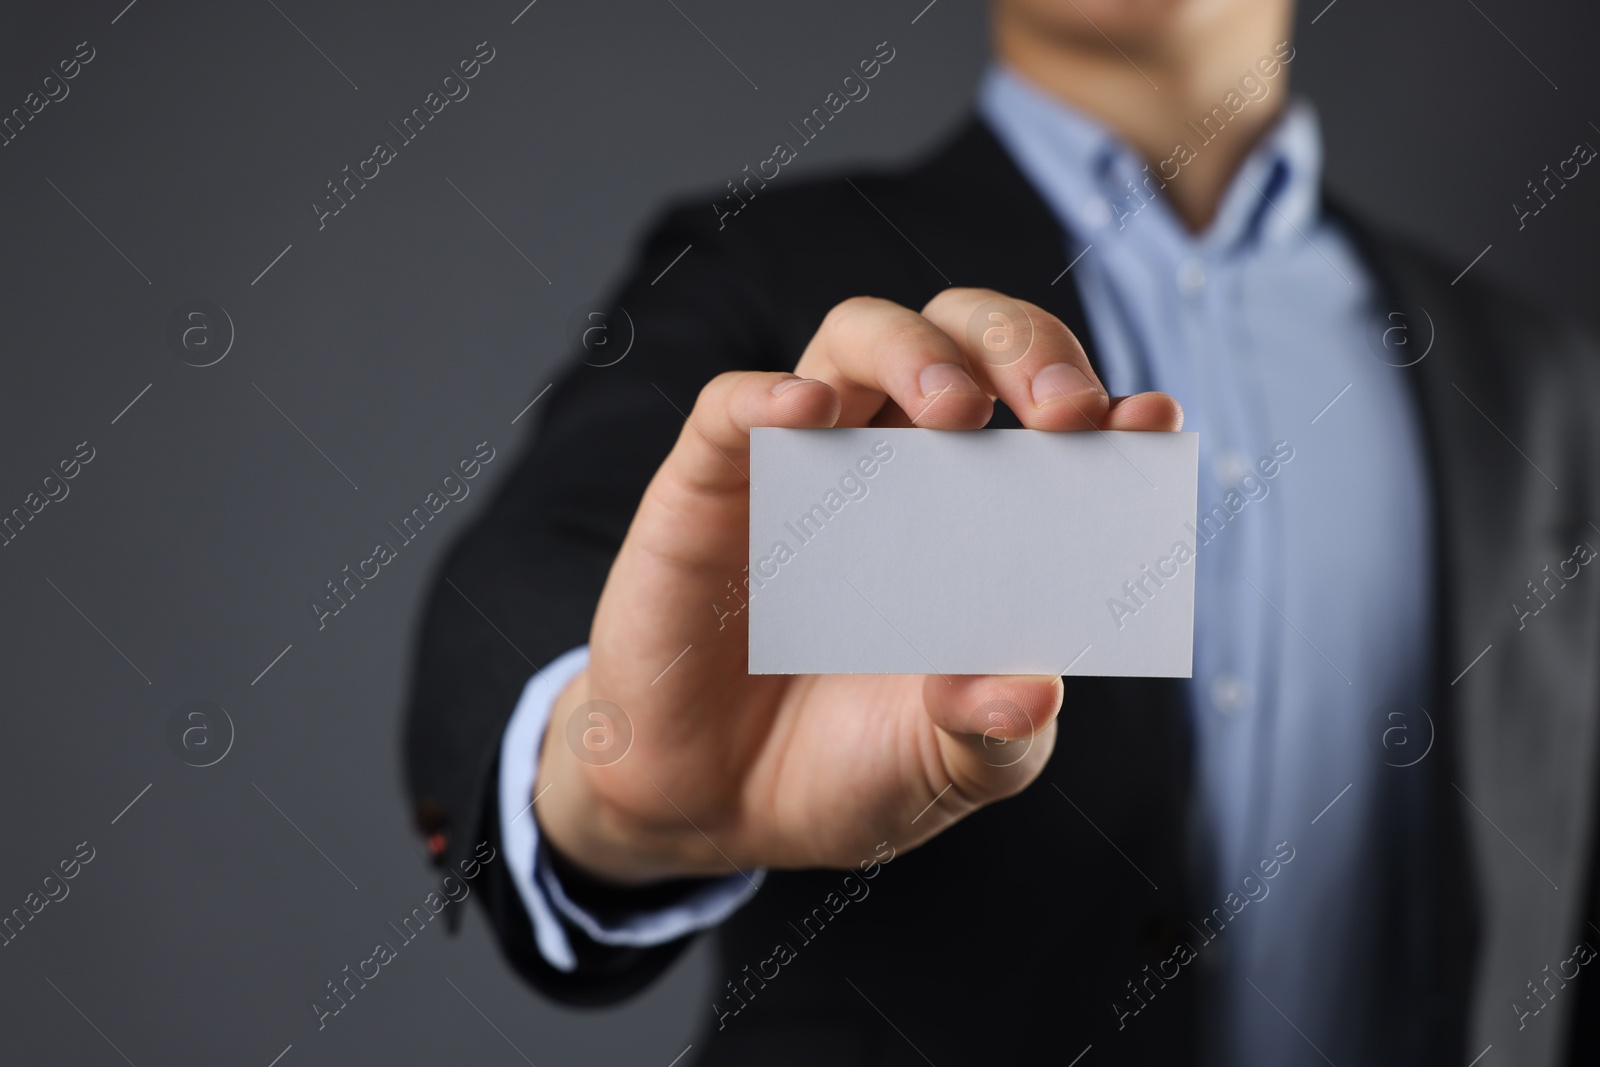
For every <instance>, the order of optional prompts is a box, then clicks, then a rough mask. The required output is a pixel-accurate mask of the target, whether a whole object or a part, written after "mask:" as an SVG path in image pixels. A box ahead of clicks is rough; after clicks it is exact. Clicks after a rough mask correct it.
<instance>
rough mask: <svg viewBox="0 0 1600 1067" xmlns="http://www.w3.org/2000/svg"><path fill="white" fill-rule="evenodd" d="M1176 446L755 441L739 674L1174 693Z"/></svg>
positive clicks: (857, 433) (1180, 545)
mask: <svg viewBox="0 0 1600 1067" xmlns="http://www.w3.org/2000/svg"><path fill="white" fill-rule="evenodd" d="M1198 461H1199V437H1198V435H1197V434H1193V433H1131V432H1126V431H1095V432H1082V433H1047V432H1042V431H1035V430H988V431H973V432H965V433H960V432H941V431H936V430H921V429H892V430H891V429H847V430H781V429H768V428H763V429H756V430H754V431H752V433H751V441H750V482H751V488H750V581H749V597H750V666H749V670H750V673H751V674H1073V675H1120V676H1140V677H1171V678H1187V677H1189V676H1190V672H1191V667H1192V659H1193V649H1194V551H1195V537H1194V534H1193V533H1192V527H1193V523H1194V520H1195V501H1196V488H1197V479H1198Z"/></svg>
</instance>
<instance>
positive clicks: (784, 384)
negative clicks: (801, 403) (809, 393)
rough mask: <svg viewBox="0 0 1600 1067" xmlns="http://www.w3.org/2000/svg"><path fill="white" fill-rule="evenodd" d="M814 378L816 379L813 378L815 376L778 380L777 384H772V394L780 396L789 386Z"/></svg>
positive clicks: (811, 380) (812, 380)
mask: <svg viewBox="0 0 1600 1067" xmlns="http://www.w3.org/2000/svg"><path fill="white" fill-rule="evenodd" d="M816 380H817V379H815V378H785V379H784V380H783V381H781V382H779V383H778V384H777V385H774V386H773V387H772V395H773V396H782V395H783V394H784V391H785V390H787V389H788V388H789V387H790V386H793V385H799V384H801V383H802V382H814V381H816Z"/></svg>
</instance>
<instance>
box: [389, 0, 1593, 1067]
mask: <svg viewBox="0 0 1600 1067" xmlns="http://www.w3.org/2000/svg"><path fill="white" fill-rule="evenodd" d="M992 12H993V29H994V40H995V46H996V51H997V56H998V62H997V64H996V66H995V68H994V69H993V70H992V71H991V72H990V74H989V75H988V76H987V78H986V79H985V81H984V83H983V85H982V87H981V88H980V91H979V100H978V116H977V118H976V119H975V120H974V121H972V122H971V123H969V124H968V125H967V126H966V127H965V128H964V129H963V130H962V131H961V132H960V133H959V134H958V135H957V136H956V137H955V138H954V140H953V141H951V142H950V143H949V144H948V145H947V146H946V147H945V148H944V149H943V150H941V151H940V152H938V153H937V154H935V155H934V156H933V157H932V158H930V159H929V160H927V161H926V162H923V163H921V164H920V165H917V166H915V167H912V168H910V169H909V170H906V171H903V172H900V173H896V174H892V175H858V176H855V177H854V178H853V180H852V182H851V183H846V182H844V181H825V182H817V183H813V184H809V185H804V186H799V185H796V186H793V187H790V188H787V189H778V188H774V189H773V190H771V191H765V190H763V189H762V188H761V187H760V186H759V185H758V184H751V183H746V186H745V188H744V189H743V190H742V193H741V194H739V196H738V201H737V203H738V204H741V205H743V206H742V207H740V208H739V210H738V211H737V213H735V212H734V211H732V210H731V207H732V206H734V202H732V201H729V202H727V203H724V204H721V205H718V206H716V207H714V208H713V209H712V210H710V211H708V210H706V209H705V208H704V207H693V208H685V209H682V210H679V211H676V212H673V213H670V214H669V215H668V216H667V218H666V220H665V221H664V222H663V223H662V224H661V225H660V226H659V227H658V228H657V229H656V230H655V232H654V234H653V235H652V237H651V239H650V241H649V243H648V244H647V247H646V250H645V254H644V260H643V263H642V264H641V266H640V267H639V269H638V271H637V273H636V274H635V275H634V277H633V279H632V280H631V281H630V282H629V283H628V284H626V285H625V286H623V288H622V290H621V292H620V294H619V296H618V300H617V303H618V304H619V305H620V306H621V307H624V308H626V309H627V311H628V313H629V316H630V317H631V320H632V322H633V323H634V326H635V330H636V335H637V341H636V343H635V347H634V350H633V351H632V352H631V353H630V354H629V355H628V357H627V358H626V359H624V360H623V361H621V362H620V363H615V364H614V365H611V366H607V367H603V368H600V367H592V366H583V365H574V366H573V367H572V368H571V370H570V371H569V372H568V373H567V375H566V376H565V377H564V378H563V380H562V382H561V384H560V385H559V386H558V387H557V389H556V390H555V391H554V392H552V394H551V396H550V398H549V399H548V400H546V402H545V407H544V409H543V410H544V413H545V418H546V421H545V423H544V425H543V426H542V427H541V429H540V432H539V434H538V437H537V439H536V440H535V442H534V443H533V445H532V447H531V448H530V450H529V452H528V454H527V455H526V456H525V457H524V459H523V461H522V463H521V465H520V467H519V468H518V470H517V471H516V473H515V474H514V475H512V476H511V478H510V479H509V481H508V483H507V485H506V487H505V488H504V490H503V491H502V493H501V495H500V497H499V498H498V500H497V501H496V503H495V504H494V506H493V507H492V508H491V509H490V511H489V512H488V513H487V514H486V516H485V517H484V518H483V519H482V521H481V522H480V523H479V524H478V525H477V526H476V527H475V528H474V529H473V530H472V531H471V532H470V533H468V534H467V535H466V536H465V537H464V538H463V540H462V541H461V543H460V544H459V545H458V546H457V547H456V549H455V550H454V552H453V553H452V555H451V556H450V559H449V561H448V563H447V565H446V568H445V573H444V577H445V578H446V579H447V580H448V581H447V584H441V586H440V587H439V588H438V589H437V590H436V592H435V594H434V597H433V600H432V602H431V604H430V606H429V609H428V614H427V618H426V622H425V626H424V630H423V634H422V638H421V650H420V659H419V667H418V673H417V678H416V687H415V698H414V706H413V709H412V713H411V719H410V723H409V736H408V743H409V753H410V756H409V759H410V769H411V779H412V788H413V791H414V794H415V797H416V800H417V816H418V823H419V826H420V827H421V829H422V830H423V831H424V833H426V834H427V835H429V841H430V847H431V849H432V850H433V852H434V853H435V856H436V858H437V859H438V860H439V861H440V862H443V863H449V862H453V861H454V859H455V858H456V857H457V856H458V855H459V854H464V853H465V851H466V850H467V849H470V848H471V847H472V845H473V844H474V843H475V842H476V841H478V840H480V839H484V838H489V839H497V840H499V841H501V842H502V843H503V846H504V847H503V852H504V859H505V862H503V863H501V864H497V865H496V868H497V869H496V870H495V872H494V875H493V878H494V879H495V881H494V882H493V884H492V885H491V887H490V889H489V891H488V892H487V893H486V894H484V896H485V899H486V906H487V908H488V911H489V915H490V917H491V920H492V922H493V924H494V928H495V930H496V933H497V935H498V938H499V941H500V944H501V946H502V948H503V950H504V951H505V954H506V956H507V958H508V959H509V960H510V961H511V962H512V963H513V965H515V966H516V967H517V969H518V970H519V972H520V973H522V974H523V975H524V976H526V977H527V979H528V980H529V981H530V982H532V983H533V984H534V985H535V986H536V987H537V988H539V989H540V990H542V991H543V992H544V993H546V994H548V995H550V996H553V997H556V998H558V999H561V1000H564V1001H568V1002H572V1003H605V1002H609V1001H614V1000H616V999H619V998H621V997H624V996H627V995H629V994H630V993H632V992H634V991H636V990H638V989H639V988H641V987H643V986H644V985H645V984H647V983H648V982H649V981H651V980H652V979H653V978H654V977H656V976H657V975H658V974H659V973H660V972H661V971H662V969H663V968H665V967H666V966H667V965H668V964H669V963H670V962H671V960H672V959H673V958H675V956H676V955H677V953H678V952H679V951H681V949H682V948H683V946H684V945H685V944H686V943H687V941H688V939H689V938H690V937H692V936H693V935H694V934H695V933H696V932H698V931H701V930H706V929H711V928H716V929H717V930H718V931H719V936H718V943H719V947H720V956H719V962H718V964H717V965H716V969H717V974H718V977H717V980H716V981H717V986H716V988H715V989H714V990H713V993H712V996H713V1000H712V1004H711V1014H710V1016H709V1017H708V1018H707V1020H706V1021H707V1023H708V1024H709V1026H710V1036H709V1038H708V1039H707V1040H706V1041H705V1042H704V1043H703V1044H702V1043H701V1042H699V1041H697V1043H696V1044H697V1050H700V1049H704V1050H705V1051H704V1058H703V1059H702V1061H701V1062H703V1063H713V1064H724V1063H728V1064H733V1063H762V1064H787V1063H796V1064H798V1063H829V1064H899V1063H920V1062H924V1061H926V1062H936V1063H939V1064H941V1065H943V1064H954V1063H1028V1062H1043V1061H1045V1060H1046V1058H1048V1060H1049V1062H1060V1063H1067V1062H1077V1061H1076V1060H1074V1057H1077V1056H1080V1055H1084V1056H1089V1055H1092V1056H1094V1057H1097V1058H1103V1057H1107V1056H1109V1057H1114V1059H1112V1060H1109V1061H1106V1062H1124V1063H1143V1062H1161V1063H1197V1064H1198V1063H1207V1064H1234V1063H1243V1062H1261V1063H1272V1064H1299V1063H1306V1064H1310V1063H1323V1062H1330V1063H1339V1064H1353V1063H1363V1064H1391V1063H1392V1064H1417V1063H1440V1064H1446V1063H1449V1064H1462V1063H1466V1062H1468V1061H1469V1060H1472V1058H1473V1057H1475V1056H1480V1055H1484V1054H1486V1055H1487V1056H1491V1057H1495V1058H1494V1059H1485V1060H1484V1061H1483V1062H1485V1063H1494V1062H1501V1063H1512V1062H1515V1063H1519V1064H1552V1065H1553V1064H1558V1063H1577V1062H1581V1061H1582V1058H1583V1057H1584V1056H1586V1055H1588V1054H1590V1052H1591V1051H1592V1046H1590V1045H1589V1044H1587V1043H1588V1042H1592V1041H1593V1040H1594V1038H1593V1036H1592V1034H1591V1033H1590V1032H1587V1031H1584V1030H1583V1029H1582V1026H1581V1025H1580V1024H1579V1020H1587V1024H1586V1025H1589V1026H1591V1027H1592V1025H1593V1020H1594V1019H1595V1018H1596V1004H1595V1003H1594V1001H1593V1000H1592V999H1590V998H1593V997H1594V996H1595V994H1594V992H1593V987H1594V985H1595V982H1594V980H1592V979H1583V978H1581V971H1582V968H1583V966H1584V964H1586V963H1587V962H1588V961H1589V959H1590V958H1592V956H1593V954H1594V951H1595V949H1594V948H1592V947H1589V946H1600V926H1591V925H1590V920H1591V919H1592V918H1594V916H1595V908H1594V887H1593V878H1592V867H1593V856H1594V838H1595V833H1596V829H1595V821H1594V817H1593V816H1594V810H1595V795H1594V787H1593V782H1594V761H1595V755H1596V753H1595V748H1596V744H1597V743H1600V738H1597V731H1596V710H1597V702H1600V665H1597V663H1596V660H1595V657H1594V656H1593V654H1592V653H1593V650H1594V647H1595V642H1596V640H1597V638H1600V582H1597V581H1595V580H1594V579H1592V578H1590V577H1589V576H1588V575H1586V574H1584V573H1582V571H1583V566H1584V564H1586V563H1587V562H1588V560H1589V559H1590V558H1592V557H1593V555H1594V548H1593V547H1592V546H1593V545H1600V528H1597V527H1594V526H1592V525H1591V524H1590V520H1591V519H1593V518H1595V517H1597V516H1600V508H1596V507H1594V506H1593V504H1592V502H1591V501H1590V499H1589V487H1591V486H1593V485H1595V484H1596V478H1595V473H1596V462H1597V460H1600V435H1597V434H1596V432H1595V431H1594V430H1593V429H1591V425H1592V423H1591V421H1590V413H1591V411H1592V406H1593V401H1594V400H1595V399H1596V396H1597V390H1596V380H1595V376H1596V368H1595V364H1594V362H1593V359H1592V355H1593V350H1592V348H1590V347H1588V346H1587V343H1586V342H1584V341H1582V340H1581V339H1579V338H1578V337H1576V336H1575V335H1574V334H1572V333H1571V332H1568V331H1564V330H1562V329H1559V328H1557V327H1555V326H1553V325H1552V324H1550V323H1548V322H1546V321H1545V320H1543V319H1542V318H1540V317H1539V316H1538V315H1536V314H1534V313H1532V312H1530V311H1529V310H1527V309H1525V308H1523V307H1521V306H1520V305H1517V304H1515V303H1513V302H1512V301H1510V300H1508V299H1507V298H1505V297H1504V296H1501V295H1499V294H1497V293H1494V292H1492V291H1488V290H1486V289H1485V288H1483V287H1481V286H1480V285H1479V284H1478V282H1477V279H1476V278H1475V277H1474V276H1472V275H1468V276H1467V277H1465V278H1463V279H1460V280H1459V282H1458V283H1454V282H1452V280H1451V279H1452V278H1453V277H1455V275H1456V274H1457V273H1458V270H1459V267H1458V266H1457V265H1452V266H1449V267H1447V266H1444V265H1442V264H1440V263H1438V262H1437V261H1435V260H1433V259H1431V258H1429V257H1427V256H1426V255H1423V254H1420V253H1417V252H1415V251H1413V250H1410V249H1408V248H1404V247H1401V246H1399V245H1397V244H1395V243H1393V242H1391V241H1389V240H1388V239H1386V238H1384V237H1382V236H1379V235H1374V234H1371V233H1369V232H1368V231H1366V230H1365V229H1364V228H1363V227H1362V226H1361V225H1360V224H1359V223H1357V222H1355V221H1352V220H1350V219H1349V218H1348V216H1346V215H1344V214H1343V213H1342V212H1340V211H1339V210H1337V209H1336V208H1334V207H1332V206H1330V205H1329V204H1328V203H1327V202H1326V201H1325V200H1324V198H1323V196H1322V193H1321V189H1320V165H1321V157H1320V151H1321V149H1320V140H1319V137H1318V134H1317V127H1316V121H1315V117H1314V115H1313V113H1312V112H1311V111H1310V109H1309V106H1307V105H1305V104H1303V103H1291V102H1290V99H1289V95H1288V91H1287V83H1288V79H1289V76H1290V71H1291V69H1292V66H1293V61H1294V57H1295V51H1294V48H1293V46H1292V45H1291V44H1290V43H1289V34H1290V25H1291V14H1292V12H1291V8H1290V4H1289V2H1288V0H1211V2H1202V0H1192V2H1185V0H1165V2H1161V0H1150V2H1145V3H1134V4H1125V3H1117V2H1115V0H1093V2H1092V0H995V2H994V3H993V5H992ZM879 51H880V54H879V55H878V56H877V57H876V58H875V60H874V61H872V62H871V63H870V64H869V63H868V62H866V61H864V62H863V64H862V66H861V76H862V77H863V78H869V77H871V76H874V75H875V74H876V73H877V70H878V69H879V68H878V65H879V64H881V63H884V62H892V58H893V54H892V52H893V50H892V49H888V48H887V47H881V48H880V50H879ZM885 220H888V223H889V224H886V223H885ZM685 245H692V246H693V248H692V250H691V251H690V252H689V253H688V254H687V255H685V256H684V257H683V259H682V261H681V262H678V263H676V265H675V266H673V268H672V270H671V271H669V272H667V273H665V274H664V275H661V276H660V277H659V278H658V277H657V275H658V274H660V268H661V266H662V265H664V264H665V263H666V262H667V261H668V260H669V259H671V257H672V256H674V255H676V254H677V253H678V252H679V251H680V250H681V249H683V248H684V246H685ZM995 308H1000V309H1001V310H1002V312H1003V315H1004V321H1007V322H1015V321H1020V320H1026V321H1027V323H1028V324H1029V326H1030V328H1031V330H1032V332H1033V336H1034V341H1033V344H1032V347H1031V348H1030V349H1029V350H1028V352H1027V355H1026V356H1025V357H1024V358H1022V359H1021V360H1019V361H1015V362H1013V361H1011V360H1010V359H996V358H992V356H993V353H991V352H988V351H986V350H985V349H984V348H983V345H982V343H981V342H980V341H975V340H974V338H975V337H981V336H982V331H981V330H979V331H974V330H972V329H970V328H969V327H970V325H971V323H972V322H973V320H974V318H978V319H980V320H983V319H985V318H986V316H987V315H988V314H989V313H990V311H992V310H993V309H995ZM596 362H601V361H596ZM606 362H609V361H606ZM1180 403H1181V407H1180ZM863 425H875V426H910V425H915V426H917V427H921V428H925V429H929V430H947V431H955V430H963V431H976V430H978V429H980V428H982V427H985V426H989V427H997V426H1011V427H1015V426H1022V427H1027V428H1030V429H1034V430H1040V431H1047V432H1083V431H1085V430H1089V429H1102V430H1106V429H1117V430H1142V431H1151V432H1160V431H1171V430H1176V429H1178V428H1179V427H1180V426H1181V425H1186V426H1187V427H1188V428H1189V429H1194V430H1199V431H1200V434H1201V437H1200V440H1201V488H1200V499H1201V516H1200V520H1199V525H1198V527H1197V529H1196V531H1195V534H1196V538H1195V541H1196V544H1195V558H1194V561H1193V563H1192V565H1193V566H1194V567H1195V568H1196V627H1195V632H1196V637H1195V671H1194V678H1193V679H1192V680H1191V681H1184V682H1175V681H1163V680H1133V679H1095V678H1077V677H1068V678H1066V679H1058V678H1016V677H1006V678H1002V677H963V678H955V679H952V680H951V684H946V682H945V681H944V680H943V679H941V678H932V679H929V678H923V677H882V676H878V677H873V676H851V677H793V678H784V677H769V676H761V677H753V676H750V675H748V674H747V673H746V670H745V656H746V629H745V625H746V618H747V615H746V614H745V613H744V612H743V611H742V609H739V608H738V605H742V604H743V603H744V602H745V599H746V597H747V588H746V586H745V583H744V573H743V572H744V565H745V562H746V560H747V525H748V506H749V492H750V489H749V484H748V481H747V477H746V476H747V471H748V435H749V430H750V428H751V427H753V426H788V427H828V426H863ZM1557 486H1559V487H1560V488H1559V489H1557V488H1556V487H1557ZM1040 491H1041V492H1047V491H1049V487H1048V486H1041V487H1040ZM1213 504H1214V505H1215V506H1212V505H1213ZM926 536H929V537H937V536H938V531H936V530H930V531H927V533H926ZM1547 565H1548V566H1547ZM928 580H929V581H937V580H938V576H937V575H929V576H928ZM730 593H731V594H733V595H734V596H735V597H737V600H734V599H730ZM1508 604H1510V605H1511V610H1510V611H1508V610H1507V605H1508ZM997 708H1001V709H1005V710H1004V711H1001V712H997V711H996V710H995V709H997ZM535 797H537V799H536V800H535ZM1007 798H1010V799H1007ZM1001 801H1004V802H1003V803H1001ZM1486 1046H1492V1051H1488V1052H1486V1051H1485V1050H1486ZM1091 1049H1092V1052H1091V1051H1090V1050H1091ZM1502 1057H1503V1058H1502ZM1097 1061H1100V1060H1089V1059H1085V1060H1084V1062H1085V1063H1090V1062H1097Z"/></svg>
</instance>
